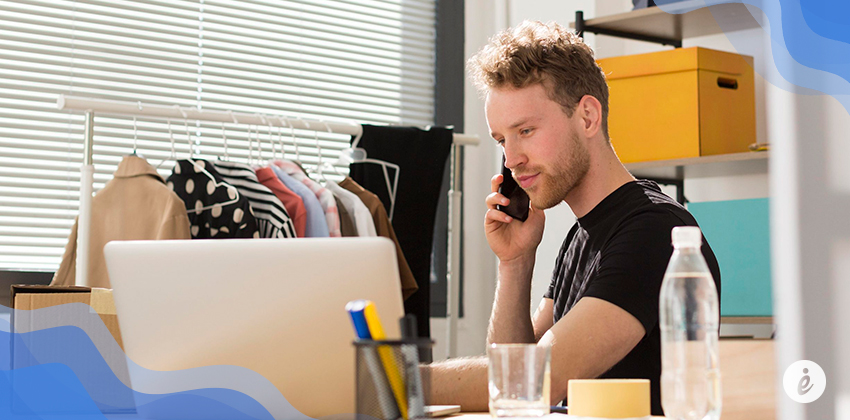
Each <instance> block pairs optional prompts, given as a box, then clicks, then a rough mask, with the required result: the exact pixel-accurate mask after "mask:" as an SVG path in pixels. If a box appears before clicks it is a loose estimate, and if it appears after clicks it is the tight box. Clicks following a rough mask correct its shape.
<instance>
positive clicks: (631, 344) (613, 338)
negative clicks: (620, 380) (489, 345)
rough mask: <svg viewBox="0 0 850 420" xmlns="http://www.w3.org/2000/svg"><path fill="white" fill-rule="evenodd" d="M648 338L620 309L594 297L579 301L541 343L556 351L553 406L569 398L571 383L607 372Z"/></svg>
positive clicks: (634, 321) (632, 317) (638, 325)
mask: <svg viewBox="0 0 850 420" xmlns="http://www.w3.org/2000/svg"><path fill="white" fill-rule="evenodd" d="M645 334H646V331H645V330H644V328H643V324H641V323H640V321H638V319H637V318H635V317H634V316H633V315H632V314H630V313H628V312H626V311H625V310H624V309H622V308H620V307H619V306H617V305H614V304H613V303H610V302H608V301H605V300H602V299H597V298H593V297H584V298H581V299H579V301H578V302H577V303H576V304H575V306H573V307H572V309H570V311H569V312H567V314H566V315H565V316H564V317H563V318H561V320H559V321H558V322H557V323H556V324H555V325H554V326H552V328H550V329H549V331H547V332H546V333H545V334H543V337H542V338H541V339H540V342H539V343H538V345H540V346H547V345H548V346H551V347H552V363H551V372H552V375H551V377H552V388H551V392H552V403H553V404H557V403H558V402H559V401H561V400H563V399H564V398H565V397H566V396H567V381H569V380H570V379H592V378H596V377H598V376H599V375H602V374H603V373H605V372H607V371H608V370H609V369H611V368H612V367H614V365H616V364H617V363H618V362H619V361H620V360H622V359H623V358H624V357H626V355H627V354H629V352H630V351H632V349H633V348H635V346H637V344H638V343H639V342H640V340H641V339H643V337H644V335H645Z"/></svg>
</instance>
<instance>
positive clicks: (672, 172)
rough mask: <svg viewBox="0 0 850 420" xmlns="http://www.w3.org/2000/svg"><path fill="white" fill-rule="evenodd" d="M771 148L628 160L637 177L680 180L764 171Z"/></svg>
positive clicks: (631, 170)
mask: <svg viewBox="0 0 850 420" xmlns="http://www.w3.org/2000/svg"><path fill="white" fill-rule="evenodd" d="M769 157H770V152H744V153H731V154H726V155H714V156H700V157H695V158H685V159H670V160H655V161H649V162H635V163H627V164H626V169H628V170H629V172H631V173H632V174H633V175H634V176H636V177H639V178H652V179H672V180H683V179H685V178H706V177H714V176H724V175H745V174H754V173H767V169H768V158H769Z"/></svg>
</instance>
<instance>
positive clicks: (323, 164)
mask: <svg viewBox="0 0 850 420" xmlns="http://www.w3.org/2000/svg"><path fill="white" fill-rule="evenodd" d="M319 122H321V123H322V124H324V125H325V129H326V130H327V131H328V133H331V134H333V131H332V130H331V126H330V124H328V123H327V122H325V121H322V120H319ZM314 133H315V139H316V149H317V150H318V151H319V165H318V170H319V177H320V178H321V180H322V181H324V182H325V184H327V183H328V179H327V178H325V174H324V168H325V167H329V168H331V170H333V171H334V172H335V173H336V174H337V175H339V176H341V177H343V175H342V174H341V173H339V170H338V169H337V168H336V166H334V165H332V164H330V163H329V162H328V161H323V160H322V146H320V145H319V131H318V130H316V131H315V132H314Z"/></svg>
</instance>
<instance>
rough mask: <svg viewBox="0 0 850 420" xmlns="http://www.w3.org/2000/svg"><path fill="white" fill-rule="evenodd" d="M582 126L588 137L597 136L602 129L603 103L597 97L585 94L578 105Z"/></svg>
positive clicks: (577, 111)
mask: <svg viewBox="0 0 850 420" xmlns="http://www.w3.org/2000/svg"><path fill="white" fill-rule="evenodd" d="M575 112H576V113H578V117H579V118H580V119H581V128H582V130H583V131H584V135H585V136H586V137H595V136H596V135H597V134H598V133H599V131H600V130H601V129H602V103H601V102H599V100H598V99H596V97H594V96H591V95H584V96H583V97H582V98H581V100H579V102H578V105H577V106H576V110H575Z"/></svg>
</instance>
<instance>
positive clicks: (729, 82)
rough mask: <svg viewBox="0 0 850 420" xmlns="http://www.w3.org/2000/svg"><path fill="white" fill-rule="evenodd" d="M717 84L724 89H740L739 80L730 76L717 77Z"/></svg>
mask: <svg viewBox="0 0 850 420" xmlns="http://www.w3.org/2000/svg"><path fill="white" fill-rule="evenodd" d="M717 86H720V87H721V88H723V89H732V90H736V89H738V81H737V80H735V79H732V78H729V77H718V78H717Z"/></svg>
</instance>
